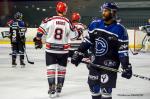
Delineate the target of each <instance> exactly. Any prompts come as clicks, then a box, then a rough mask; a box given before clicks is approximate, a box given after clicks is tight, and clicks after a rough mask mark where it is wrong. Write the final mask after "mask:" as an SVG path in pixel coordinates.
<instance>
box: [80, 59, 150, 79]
mask: <svg viewBox="0 0 150 99" xmlns="http://www.w3.org/2000/svg"><path fill="white" fill-rule="evenodd" d="M82 63H85V64H90V65H91V66H93V67H97V68H101V69H105V70H109V71H113V72H118V73H122V72H123V71H121V70H117V69H114V68H110V67H106V66H102V65H98V64H93V63H89V62H86V61H82ZM132 76H134V77H137V78H140V79H144V80H148V81H150V78H148V77H145V76H142V75H138V74H132Z"/></svg>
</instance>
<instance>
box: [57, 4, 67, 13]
mask: <svg viewBox="0 0 150 99" xmlns="http://www.w3.org/2000/svg"><path fill="white" fill-rule="evenodd" d="M67 9H68V7H67V5H66V3H64V2H58V3H57V5H56V11H57V12H59V13H66V12H67Z"/></svg>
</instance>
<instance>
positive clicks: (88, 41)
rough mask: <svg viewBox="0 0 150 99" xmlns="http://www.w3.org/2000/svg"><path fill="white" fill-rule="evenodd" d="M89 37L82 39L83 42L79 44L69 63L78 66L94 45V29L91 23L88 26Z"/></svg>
mask: <svg viewBox="0 0 150 99" xmlns="http://www.w3.org/2000/svg"><path fill="white" fill-rule="evenodd" d="M88 33H89V35H87V36H86V37H85V38H84V41H83V42H82V43H81V44H80V46H79V48H78V50H77V51H76V52H75V53H74V55H73V56H72V58H71V63H72V64H75V65H76V66H78V64H79V63H80V62H81V61H82V59H83V57H84V53H85V52H86V51H87V50H88V49H89V48H90V47H91V45H93V44H94V36H95V35H94V27H93V23H92V24H90V25H89V31H88Z"/></svg>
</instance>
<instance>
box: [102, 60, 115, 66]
mask: <svg viewBox="0 0 150 99" xmlns="http://www.w3.org/2000/svg"><path fill="white" fill-rule="evenodd" d="M104 65H106V66H109V67H113V66H116V62H115V61H113V60H105V61H104Z"/></svg>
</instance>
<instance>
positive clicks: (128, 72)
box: [121, 64, 132, 79]
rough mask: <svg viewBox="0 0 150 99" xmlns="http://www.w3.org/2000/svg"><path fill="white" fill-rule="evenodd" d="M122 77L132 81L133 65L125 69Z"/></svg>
mask: <svg viewBox="0 0 150 99" xmlns="http://www.w3.org/2000/svg"><path fill="white" fill-rule="evenodd" d="M121 76H122V77H124V78H127V79H130V78H131V77H132V66H131V64H129V65H128V67H127V68H123V72H122V75H121Z"/></svg>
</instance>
